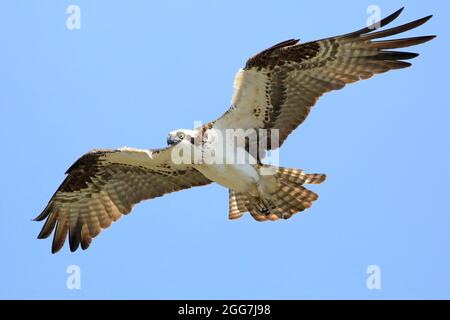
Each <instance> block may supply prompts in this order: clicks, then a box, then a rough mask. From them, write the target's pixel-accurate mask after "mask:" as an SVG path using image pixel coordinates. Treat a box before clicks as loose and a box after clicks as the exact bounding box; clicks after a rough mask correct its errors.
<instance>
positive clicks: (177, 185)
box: [35, 8, 435, 253]
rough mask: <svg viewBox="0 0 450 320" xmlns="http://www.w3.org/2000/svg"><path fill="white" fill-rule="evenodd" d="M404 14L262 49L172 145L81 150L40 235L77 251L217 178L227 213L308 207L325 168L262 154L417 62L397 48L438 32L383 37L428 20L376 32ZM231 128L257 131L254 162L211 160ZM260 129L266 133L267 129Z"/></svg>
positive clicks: (239, 147)
mask: <svg viewBox="0 0 450 320" xmlns="http://www.w3.org/2000/svg"><path fill="white" fill-rule="evenodd" d="M402 11H403V8H402V9H400V10H398V11H396V12H395V13H393V14H391V15H390V16H388V17H386V18H385V19H383V20H381V21H380V22H378V23H376V24H374V25H372V26H369V27H366V28H363V29H361V30H358V31H355V32H352V33H348V34H345V35H340V36H335V37H331V38H326V39H323V40H318V41H312V42H307V43H299V40H297V39H291V40H287V41H284V42H281V43H279V44H276V45H274V46H272V47H270V48H268V49H266V50H264V51H262V52H260V53H258V54H256V55H255V56H253V57H251V58H250V59H249V60H248V61H247V63H246V65H245V67H244V68H243V69H241V70H240V71H239V72H238V73H237V75H236V78H235V81H234V93H233V97H232V101H231V107H230V108H229V109H228V111H226V112H225V114H223V115H222V116H221V117H220V118H218V119H217V120H215V121H212V122H210V123H208V124H206V125H203V126H200V127H199V128H196V129H193V130H186V129H180V130H175V131H172V132H170V133H169V135H168V138H167V143H168V146H167V147H166V148H162V149H153V150H140V149H132V148H120V149H115V150H106V149H98V150H92V151H90V152H88V153H87V154H85V155H83V156H82V157H81V158H79V159H78V160H77V161H76V162H75V163H74V164H73V165H72V166H71V167H70V168H69V169H68V170H67V172H66V174H67V176H66V178H65V180H64V181H63V183H62V184H61V185H60V187H59V188H58V190H57V191H56V192H55V194H54V195H53V197H52V198H51V199H50V201H49V203H48V205H47V206H46V208H45V209H44V210H43V211H42V213H41V214H40V215H39V216H38V217H36V218H35V220H37V221H42V220H44V219H46V221H45V224H44V226H43V228H42V230H41V232H40V233H39V235H38V238H39V239H44V238H47V237H48V236H50V235H51V234H52V232H53V231H54V236H53V243H52V252H53V253H55V252H57V251H59V250H60V249H61V248H62V246H63V245H64V242H65V240H66V238H67V235H69V246H70V250H71V251H75V250H77V249H78V247H79V246H80V244H81V248H82V249H83V250H85V249H87V248H88V247H89V245H90V243H91V241H92V239H93V238H94V237H96V236H97V235H98V234H99V233H100V232H101V231H102V229H105V228H107V227H109V226H110V225H111V223H112V222H113V221H116V220H118V219H119V218H120V217H121V216H122V214H128V213H129V212H130V211H131V210H132V207H133V206H134V205H135V204H137V203H139V202H141V201H143V200H146V199H152V198H155V197H160V196H163V195H165V194H168V193H171V192H174V191H179V190H183V189H188V188H191V187H196V186H204V185H207V184H210V183H212V182H216V183H218V184H220V185H222V186H224V187H226V188H228V189H229V218H230V219H237V218H240V217H242V216H243V214H244V213H246V212H249V213H250V214H251V216H252V217H253V218H254V219H256V220H257V221H275V220H279V219H289V218H290V217H292V216H293V215H294V214H296V213H298V212H301V211H304V210H305V209H307V208H309V207H311V205H312V202H314V201H315V200H317V198H318V196H317V195H316V193H314V192H313V191H310V190H308V189H307V188H305V187H304V185H307V184H320V183H321V182H323V181H324V180H325V175H323V174H308V173H305V172H303V171H302V170H300V169H289V168H283V167H278V166H273V165H268V164H263V163H262V161H261V160H262V159H263V157H264V154H265V151H269V150H274V149H277V148H279V147H280V146H281V145H282V144H283V142H284V141H285V140H286V138H287V137H288V135H289V134H290V133H291V132H292V131H293V130H294V129H295V128H297V127H298V126H299V125H300V124H301V123H302V122H303V121H304V120H305V119H306V117H307V116H308V114H309V112H310V110H311V108H312V107H313V106H314V105H315V104H316V102H317V100H318V99H319V97H320V96H322V95H323V94H324V93H327V92H330V91H333V90H339V89H342V88H343V87H344V86H345V85H346V84H349V83H354V82H357V81H359V80H363V79H368V78H370V77H372V76H373V75H375V74H379V73H384V72H387V71H389V70H395V69H403V68H407V67H409V66H411V64H410V63H409V62H406V61H405V60H409V59H412V58H415V57H417V56H418V54H416V53H410V52H401V51H395V50H392V49H399V48H404V47H410V46H414V45H418V44H422V43H425V42H427V41H430V40H432V39H433V38H434V37H435V36H421V37H412V38H401V39H394V40H386V39H385V38H386V37H390V36H394V35H397V34H400V33H403V32H405V31H409V30H411V29H414V28H416V27H418V26H420V25H422V24H424V23H425V22H427V21H428V20H429V19H430V18H431V16H428V17H424V18H422V19H419V20H416V21H413V22H410V23H407V24H403V25H400V26H397V27H394V28H390V29H385V30H382V31H380V30H379V29H380V28H382V27H384V26H386V25H387V24H389V23H391V22H392V21H393V20H395V19H396V18H397V17H398V16H399V15H400V13H401V12H402ZM228 130H255V132H257V133H256V135H248V136H246V137H245V139H240V142H237V143H236V146H235V148H233V149H232V151H231V152H232V153H233V154H237V153H239V152H240V153H241V154H243V155H244V156H245V157H244V158H245V159H247V160H246V161H244V162H242V163H236V162H232V163H228V162H223V163H221V162H213V161H208V160H211V159H210V158H211V157H212V156H211V155H215V152H208V150H209V151H210V150H212V149H214V150H216V149H215V148H216V147H217V145H218V143H219V142H218V140H219V139H216V138H214V137H217V135H218V134H223V135H222V136H226V131H228ZM262 130H266V131H264V132H266V133H265V134H260V132H262ZM274 137H275V138H276V139H275V138H274ZM262 140H264V141H265V143H262V144H261V141H262ZM275 140H276V141H275ZM233 141H234V140H233ZM254 145H257V148H253V146H254ZM199 147H200V149H201V151H200V155H201V156H200V161H181V162H180V161H179V159H178V158H177V157H174V155H175V154H179V155H184V152H186V150H188V151H189V150H192V149H194V148H199ZM179 150H181V152H179ZM195 150H197V149H195ZM205 150H206V151H205ZM255 150H256V152H255ZM175 151H176V152H175ZM185 154H188V153H187V152H186V153H185ZM194 154H195V152H194ZM208 155H209V157H210V158H208ZM205 157H206V158H205ZM188 158H189V159H190V160H193V159H192V158H195V157H193V156H192V155H190V156H189V157H188ZM219 158H220V157H219ZM194 160H195V159H194ZM267 172H271V173H270V174H267Z"/></svg>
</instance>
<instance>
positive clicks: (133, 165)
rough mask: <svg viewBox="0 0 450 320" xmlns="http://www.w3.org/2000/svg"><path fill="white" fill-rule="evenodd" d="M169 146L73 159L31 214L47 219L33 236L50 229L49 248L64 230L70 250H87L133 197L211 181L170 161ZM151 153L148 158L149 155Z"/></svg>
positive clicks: (137, 199)
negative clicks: (36, 211)
mask: <svg viewBox="0 0 450 320" xmlns="http://www.w3.org/2000/svg"><path fill="white" fill-rule="evenodd" d="M169 152H170V151H169V150H154V151H141V150H131V149H129V150H96V151H92V152H89V153H87V154H85V155H84V156H82V157H81V158H80V159H78V160H77V161H76V162H75V163H74V164H73V165H72V166H71V167H70V168H69V169H68V170H67V177H66V179H65V180H64V182H63V183H62V184H61V186H60V187H59V188H58V190H57V191H56V193H55V194H54V195H53V197H52V198H51V200H50V201H49V203H48V205H47V207H46V208H45V209H44V211H43V212H42V213H41V214H40V215H39V216H38V217H37V218H36V219H35V220H37V221H41V220H44V219H47V220H46V221H45V224H44V226H43V228H42V230H41V232H40V233H39V236H38V238H39V239H43V238H47V237H48V236H50V234H51V233H52V232H53V231H54V237H53V244H52V252H53V253H55V252H57V251H59V250H60V249H61V247H62V246H63V245H64V242H65V240H66V237H67V234H69V244H70V250H71V251H75V250H77V248H78V247H79V245H80V244H81V247H82V249H87V248H88V247H89V244H90V243H91V241H92V238H94V237H95V236H97V235H98V234H99V233H100V232H101V230H102V229H105V228H107V227H109V226H110V225H111V223H112V222H113V221H116V220H117V219H119V218H120V217H121V216H122V214H127V213H129V212H130V211H131V209H132V207H133V206H134V205H135V204H137V203H138V202H140V201H142V200H145V199H151V198H155V197H159V196H162V195H164V194H167V193H170V192H174V191H178V190H182V189H186V188H190V187H195V186H202V185H206V184H209V183H211V181H210V180H209V179H207V178H206V177H204V176H203V175H202V174H201V173H200V172H198V171H197V170H195V169H193V168H191V167H188V166H176V165H173V164H172V163H171V162H170V160H169V159H170V157H169V156H168V155H167V154H168V153H169ZM150 154H151V157H152V158H151V157H150V156H149V155H150Z"/></svg>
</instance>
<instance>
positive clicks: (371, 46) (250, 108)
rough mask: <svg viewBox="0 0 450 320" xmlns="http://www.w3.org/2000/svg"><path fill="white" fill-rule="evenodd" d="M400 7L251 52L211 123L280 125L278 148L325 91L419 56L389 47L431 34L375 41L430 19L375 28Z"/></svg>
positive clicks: (425, 38) (411, 43)
mask: <svg viewBox="0 0 450 320" xmlns="http://www.w3.org/2000/svg"><path fill="white" fill-rule="evenodd" d="M402 10H403V9H400V10H398V11H397V12H395V13H393V14H391V15H390V16H388V17H387V18H385V19H383V20H382V21H380V22H379V23H377V24H374V25H372V26H369V27H367V28H363V29H361V30H358V31H355V32H352V33H348V34H345V35H341V36H336V37H331V38H327V39H323V40H318V41H313V42H308V43H304V44H298V40H295V39H292V40H287V41H284V42H282V43H279V44H277V45H275V46H273V47H271V48H269V49H266V50H264V51H262V52H261V53H259V54H257V55H255V56H253V57H252V58H250V59H249V60H248V61H247V63H246V66H245V68H244V69H243V70H242V71H240V72H239V73H238V75H237V76H236V81H235V93H234V96H233V100H232V106H231V108H230V109H229V110H228V111H227V112H226V113H225V114H224V115H223V116H222V117H221V118H219V119H218V120H217V121H216V122H215V123H214V126H215V127H216V128H221V129H224V128H242V129H248V128H255V129H258V128H263V129H279V130H280V131H279V139H280V141H279V146H281V145H282V143H283V142H284V141H285V139H286V138H287V136H288V135H289V134H290V133H291V132H292V131H293V130H294V129H295V128H296V127H297V126H299V125H300V124H301V123H302V122H303V121H304V120H305V119H306V117H307V116H308V114H309V112H310V110H311V107H312V106H314V105H315V103H316V102H317V100H318V99H319V97H320V96H322V95H323V94H324V93H326V92H329V91H332V90H338V89H342V88H343V87H344V86H345V85H346V84H349V83H353V82H356V81H359V80H362V79H368V78H370V77H372V76H373V75H375V74H378V73H383V72H386V71H389V70H394V69H402V68H406V67H409V66H411V64H410V63H408V62H405V61H403V60H408V59H412V58H415V57H417V56H418V54H416V53H410V52H399V51H389V49H398V48H404V47H409V46H414V45H418V44H421V43H424V42H427V41H430V40H431V39H433V38H434V37H435V36H423V37H414V38H405V39H396V40H380V41H373V40H375V39H380V38H384V37H388V36H392V35H396V34H399V33H402V32H405V31H408V30H411V29H414V28H417V27H418V26H420V25H422V24H424V23H425V22H427V21H428V20H429V19H430V18H431V16H428V17H425V18H422V19H419V20H416V21H413V22H410V23H407V24H404V25H401V26H398V27H395V28H392V29H387V30H383V31H375V30H376V28H377V27H378V28H379V27H384V26H385V25H387V24H389V23H390V22H392V21H393V20H395V19H396V18H397V17H398V16H399V15H400V13H401V12H402ZM268 149H271V144H270V143H269V144H268Z"/></svg>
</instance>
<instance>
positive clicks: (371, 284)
mask: <svg viewBox="0 0 450 320" xmlns="http://www.w3.org/2000/svg"><path fill="white" fill-rule="evenodd" d="M366 273H367V274H368V275H369V276H368V277H367V280H366V285H367V289H369V290H381V268H380V266H377V265H375V264H374V265H370V266H368V267H367V270H366Z"/></svg>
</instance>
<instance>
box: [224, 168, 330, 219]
mask: <svg viewBox="0 0 450 320" xmlns="http://www.w3.org/2000/svg"><path fill="white" fill-rule="evenodd" d="M275 178H276V180H277V183H278V190H277V191H276V192H274V193H273V194H271V196H270V198H255V197H253V196H251V195H249V194H246V193H240V192H235V191H234V190H230V197H229V200H230V208H229V218H230V219H238V218H241V217H242V216H243V215H244V213H245V212H250V214H251V215H252V217H253V218H254V219H255V220H257V221H276V220H279V219H289V218H291V217H292V216H293V215H294V214H296V213H298V212H302V211H304V210H306V209H308V208H310V207H311V206H312V203H313V202H314V201H316V200H317V199H318V198H319V197H318V195H317V194H316V193H314V192H313V191H311V190H308V189H306V188H305V187H304V186H303V185H305V184H320V183H322V182H323V181H325V179H326V176H325V175H324V174H307V173H304V172H303V171H302V170H299V169H290V168H279V169H278V171H277V173H276V174H275Z"/></svg>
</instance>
